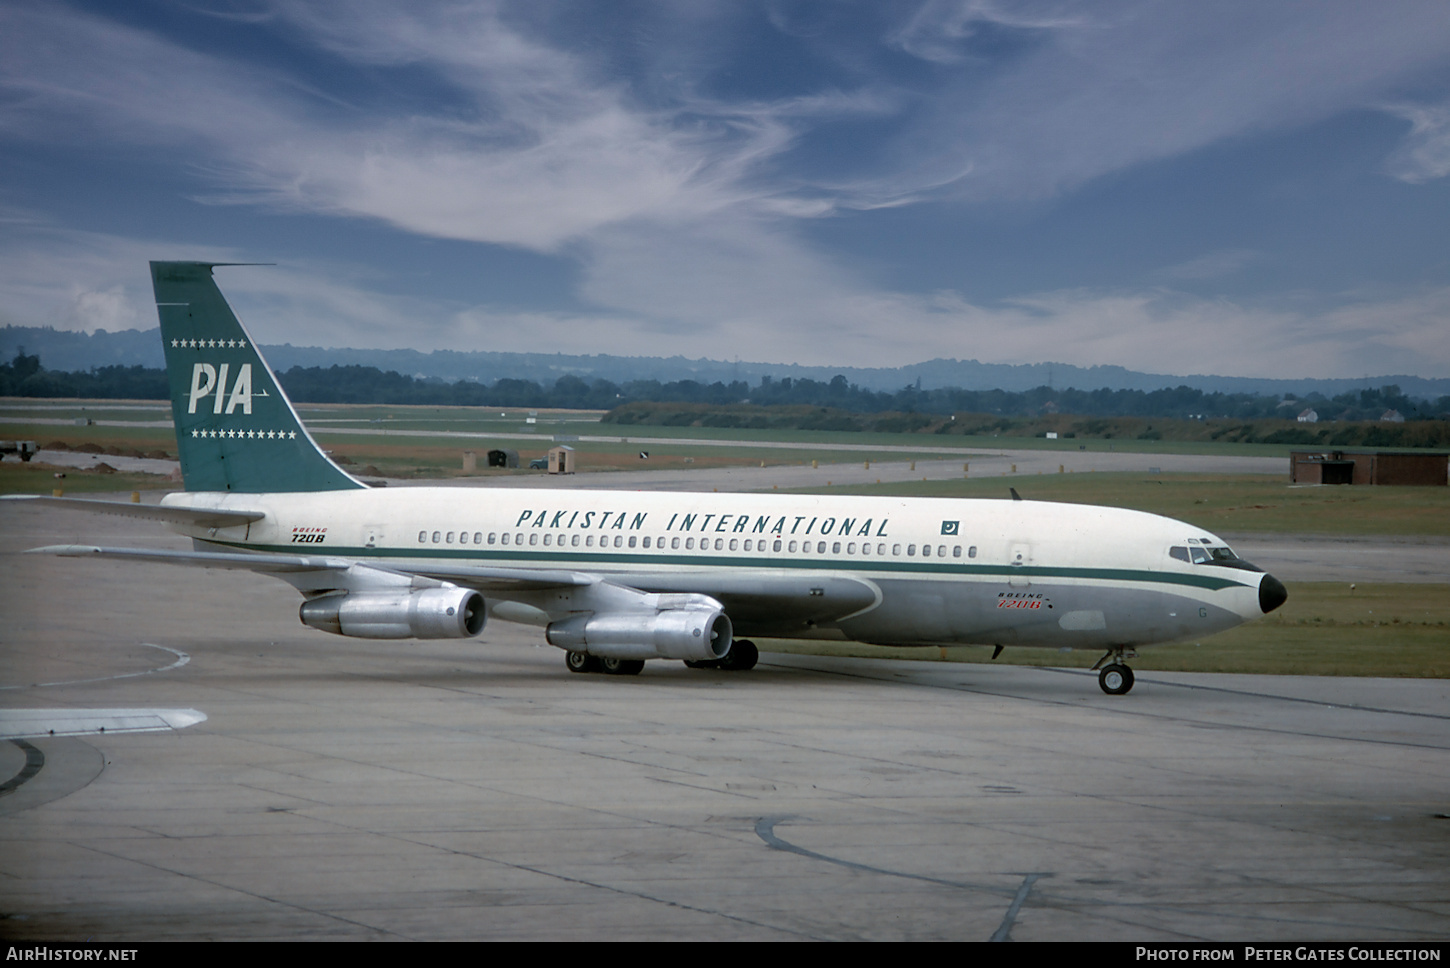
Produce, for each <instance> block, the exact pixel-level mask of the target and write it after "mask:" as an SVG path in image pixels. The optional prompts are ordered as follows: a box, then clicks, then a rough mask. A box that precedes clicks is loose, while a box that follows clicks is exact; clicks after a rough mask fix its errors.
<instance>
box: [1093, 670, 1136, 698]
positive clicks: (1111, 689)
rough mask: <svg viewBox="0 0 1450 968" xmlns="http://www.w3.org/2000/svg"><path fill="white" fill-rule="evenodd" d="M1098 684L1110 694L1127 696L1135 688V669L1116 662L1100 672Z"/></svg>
mask: <svg viewBox="0 0 1450 968" xmlns="http://www.w3.org/2000/svg"><path fill="white" fill-rule="evenodd" d="M1098 685H1099V686H1102V689H1103V692H1105V693H1107V694H1108V695H1110V696H1125V695H1127V693H1128V690H1130V689H1132V688H1133V670H1132V669H1129V668H1128V667H1127V666H1125V665H1119V664H1118V663H1116V662H1114V663H1112V664H1111V665H1105V666H1103V670H1102V671H1101V672H1099V673H1098Z"/></svg>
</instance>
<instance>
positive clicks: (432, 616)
mask: <svg viewBox="0 0 1450 968" xmlns="http://www.w3.org/2000/svg"><path fill="white" fill-rule="evenodd" d="M486 617H487V615H486V612H485V609H484V601H483V596H482V595H480V594H479V593H478V592H476V591H474V590H473V589H471V588H459V587H457V586H456V585H445V586H443V587H442V588H425V589H423V590H421V591H411V590H407V589H398V590H397V591H375V592H345V593H342V594H332V595H324V596H322V597H320V598H314V599H312V600H310V601H306V602H303V603H302V610H301V618H302V624H303V625H307V626H310V627H312V628H315V629H321V630H322V631H324V632H331V633H333V634H334V635H350V636H353V637H355V638H361V639H466V638H469V637H470V636H474V635H477V634H478V633H479V632H481V631H483V623H484V621H485V619H486Z"/></svg>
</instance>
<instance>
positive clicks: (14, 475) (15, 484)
mask: <svg viewBox="0 0 1450 968" xmlns="http://www.w3.org/2000/svg"><path fill="white" fill-rule="evenodd" d="M101 460H103V461H104V460H105V458H104V457H102V458H101ZM58 473H59V474H64V475H65V477H62V478H58V477H56V476H55V475H56V474H58ZM176 486H177V485H176V484H174V483H173V482H172V481H170V480H168V479H167V478H165V477H159V476H157V475H155V474H126V473H123V472H119V471H118V472H116V473H114V474H107V473H104V472H101V471H83V470H77V469H76V468H74V467H52V466H50V465H47V464H41V463H39V462H32V463H28V464H22V463H21V462H20V461H18V460H15V459H14V458H11V459H10V460H6V461H0V494H49V493H51V492H52V491H53V490H55V489H56V488H60V489H61V490H62V491H64V492H65V493H66V494H67V495H79V494H97V493H105V492H113V491H122V492H125V491H147V490H154V489H158V488H172V487H176Z"/></svg>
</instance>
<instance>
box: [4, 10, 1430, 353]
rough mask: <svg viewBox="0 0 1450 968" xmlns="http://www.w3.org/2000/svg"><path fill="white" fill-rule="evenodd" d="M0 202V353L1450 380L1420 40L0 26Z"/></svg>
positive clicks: (622, 26)
mask: <svg viewBox="0 0 1450 968" xmlns="http://www.w3.org/2000/svg"><path fill="white" fill-rule="evenodd" d="M0 174H3V177H0V324H4V323H14V324H21V325H53V326H56V327H59V328H72V329H79V328H85V329H94V328H97V327H100V328H106V329H124V328H132V327H137V328H150V327H152V326H154V325H155V314H154V313H155V311H154V308H153V307H152V305H151V301H150V299H151V294H150V284H149V278H148V276H147V273H146V262H147V260H149V259H202V260H217V261H242V262H270V263H277V265H276V267H274V268H232V269H223V270H218V278H219V280H220V281H221V284H222V287H223V290H224V291H225V292H227V293H228V295H229V296H230V297H231V298H232V301H233V305H234V306H236V307H237V308H238V310H239V312H240V314H241V315H242V317H243V319H244V320H245V321H246V322H247V323H248V324H249V326H250V327H251V328H252V329H253V331H254V333H255V335H256V336H257V337H258V338H259V339H260V340H262V341H263V342H292V343H295V344H306V345H324V346H329V345H330V346H343V345H346V346H357V347H384V348H392V347H403V346H411V347H416V348H418V349H424V350H427V349H435V348H459V349H497V350H521V351H550V352H552V351H556V350H557V351H566V352H582V353H615V354H629V355H649V356H669V355H675V354H683V355H687V356H707V357H711V358H715V359H736V358H738V359H742V360H752V361H766V362H798V363H809V364H827V365H831V364H841V365H865V366H872V365H899V364H906V363H911V362H916V361H920V360H924V359H930V358H933V357H957V358H962V359H968V358H971V359H979V360H983V361H989V362H1005V363H1021V362H1042V361H1060V362H1068V363H1076V364H1080V365H1092V364H1120V365H1124V366H1128V367H1132V368H1135V369H1144V370H1151V371H1154V372H1164V373H1176V374H1188V373H1218V374H1227V375H1243V376H1280V377H1305V376H1362V375H1378V374H1393V373H1408V374H1414V375H1419V376H1426V377H1447V376H1450V12H1447V7H1446V5H1445V2H1444V0H1426V2H1410V0H1406V2H1396V0H1385V2H1378V3H1366V2H1363V0H1347V2H1337V0H1312V2H1292V0H1272V2H1265V0H1246V2H1232V0H1225V2H1213V0H1205V2H1201V3H1187V4H1184V3H1165V2H1147V0H1094V2H1090V3H1073V2H1009V0H1000V2H998V0H910V2H906V0H903V2H888V0H861V2H852V0H836V2H827V0H813V2H799V3H796V2H771V0H760V2H751V0H730V2H710V0H658V2H629V0H611V2H607V3H602V2H589V3H585V2H577V3H550V2H545V0H533V2H521V3H511V2H507V0H500V2H456V3H423V2H411V3H396V2H368V0H347V2H336V3H331V2H326V0H318V2H306V0H276V2H266V0H231V2H228V0H186V2H180V0H178V2H131V3H127V4H115V3H104V2H95V3H84V2H79V3H69V4H65V3H58V2H33V3H32V2H27V0H9V2H6V3H4V4H3V5H0Z"/></svg>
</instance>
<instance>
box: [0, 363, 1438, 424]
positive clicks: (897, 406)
mask: <svg viewBox="0 0 1450 968" xmlns="http://www.w3.org/2000/svg"><path fill="white" fill-rule="evenodd" d="M277 377H278V382H279V383H281V385H282V387H283V389H285V390H286V392H287V395H288V396H289V397H291V398H292V399H293V400H295V401H298V402H302V403H361V404H392V405H407V404H416V405H429V406H485V407H527V408H560V409H575V410H614V409H615V408H617V407H621V406H624V405H626V404H631V403H641V402H652V403H681V404H704V405H709V406H714V407H728V406H734V405H742V404H750V405H755V406H760V407H782V406H810V407H825V408H830V409H831V410H835V411H845V412H848V413H857V414H888V413H890V414H908V415H910V414H937V415H950V414H954V413H980V414H997V415H1001V416H1018V417H1021V416H1037V415H1042V414H1051V413H1064V414H1080V415H1085V416H1100V417H1176V418H1179V419H1200V420H1207V419H1226V418H1227V419H1239V420H1258V419H1269V418H1288V419H1293V418H1294V417H1295V416H1296V415H1297V414H1299V413H1300V412H1302V411H1303V410H1309V409H1313V410H1315V411H1316V412H1317V414H1318V417H1319V419H1320V420H1321V421H1363V420H1370V421H1375V420H1379V419H1380V418H1381V416H1382V415H1384V414H1385V412H1386V411H1390V410H1394V411H1397V412H1398V413H1399V414H1401V415H1402V416H1403V417H1404V418H1405V419H1406V420H1434V419H1445V418H1446V416H1447V415H1450V396H1443V397H1440V398H1439V399H1438V400H1433V401H1431V400H1421V399H1413V398H1410V397H1408V396H1406V395H1405V394H1404V393H1402V392H1400V388H1399V387H1397V386H1393V385H1391V386H1384V387H1377V388H1366V389H1363V390H1359V391H1355V392H1350V393H1341V394H1338V395H1336V396H1334V397H1331V398H1326V397H1324V396H1322V395H1320V394H1317V393H1314V394H1309V395H1307V396H1304V397H1300V398H1281V397H1277V396H1263V395H1259V394H1252V393H1218V392H1214V393H1210V392H1205V391H1202V390H1196V389H1193V388H1192V387H1187V386H1179V387H1172V388H1169V387H1165V388H1163V389H1160V390H1153V391H1143V390H1109V389H1099V390H1078V389H1075V388H1071V387H1069V388H1067V389H1055V388H1052V387H1045V386H1043V387H1037V388H1036V389H1034V390H1027V391H1023V392H1013V391H1008V390H969V389H965V388H961V387H942V388H937V389H929V390H923V389H921V388H920V387H919V386H907V387H903V388H901V389H900V390H896V391H894V392H888V391H875V390H869V389H865V388H863V387H860V386H857V385H856V384H853V383H850V382H849V381H847V379H846V378H845V377H844V376H836V377H835V378H834V379H832V380H830V381H828V382H823V381H819V380H811V379H794V380H793V379H790V378H785V379H779V380H776V379H772V378H771V377H768V376H767V377H763V378H762V379H761V381H760V383H759V385H757V386H753V387H752V386H750V385H749V384H748V383H746V382H744V381H741V380H736V381H732V382H730V383H723V382H719V381H717V382H714V383H708V384H707V383H700V382H697V381H694V380H678V381H672V382H668V383H662V382H660V381H659V380H631V381H627V382H624V383H615V382H613V381H610V380H601V379H596V380H593V381H586V380H585V379H583V378H581V377H579V376H576V375H574V374H565V375H564V376H561V377H559V378H558V379H557V380H555V381H554V383H553V385H552V386H545V385H543V384H541V383H539V382H536V381H533V380H519V379H507V378H505V379H500V380H497V381H495V382H494V383H492V384H485V383H480V382H477V381H472V380H459V381H457V382H454V383H448V382H445V381H443V380H438V379H424V378H418V377H412V376H407V375H405V374H401V373H397V372H394V371H391V370H388V371H384V370H380V369H378V368H376V367H371V366H356V365H353V366H330V367H320V366H314V367H300V366H299V367H293V368H292V369H290V370H287V371H286V372H285V373H279V374H278V375H277ZM0 396H17V397H80V398H89V399H138V400H164V399H167V398H168V397H169V396H170V389H169V386H168V384H167V380H166V371H165V370H163V369H153V368H148V367H142V366H102V367H94V368H92V369H90V370H87V371H75V372H57V371H51V370H46V369H45V368H44V367H43V366H42V365H41V362H40V357H39V356H36V355H33V354H32V355H27V354H26V353H25V351H24V349H23V348H22V349H21V350H20V352H19V353H18V354H17V355H16V356H15V358H14V359H13V360H11V361H10V362H9V363H0ZM907 422H908V423H909V422H910V421H907Z"/></svg>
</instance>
